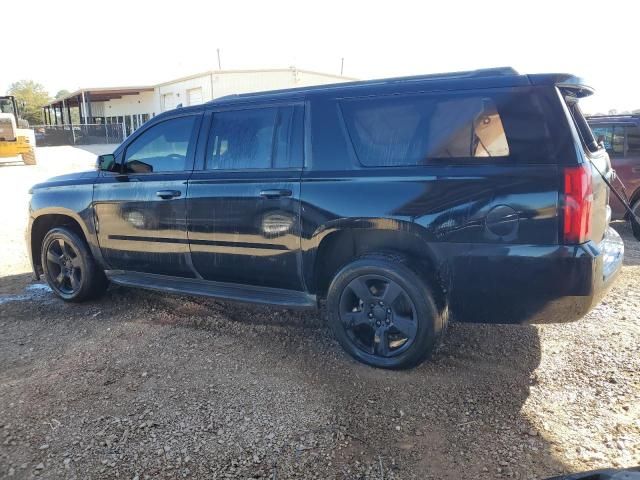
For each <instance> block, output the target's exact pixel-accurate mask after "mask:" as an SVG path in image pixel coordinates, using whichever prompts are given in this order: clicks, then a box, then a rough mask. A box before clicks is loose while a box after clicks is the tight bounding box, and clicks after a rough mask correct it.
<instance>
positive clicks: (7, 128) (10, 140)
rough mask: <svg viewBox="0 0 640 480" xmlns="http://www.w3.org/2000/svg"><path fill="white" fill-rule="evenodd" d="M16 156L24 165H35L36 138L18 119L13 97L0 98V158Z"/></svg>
mask: <svg viewBox="0 0 640 480" xmlns="http://www.w3.org/2000/svg"><path fill="white" fill-rule="evenodd" d="M18 155H20V156H22V161H23V162H24V164H25V165H35V164H36V136H35V133H34V131H33V130H32V129H30V128H29V123H28V122H27V121H26V120H23V119H21V118H20V115H19V112H18V107H17V105H16V99H15V97H13V96H0V158H6V157H16V156H18Z"/></svg>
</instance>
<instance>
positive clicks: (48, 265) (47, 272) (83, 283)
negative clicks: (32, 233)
mask: <svg viewBox="0 0 640 480" xmlns="http://www.w3.org/2000/svg"><path fill="white" fill-rule="evenodd" d="M41 261H42V269H43V271H44V277H45V279H46V281H47V283H48V284H49V286H50V287H51V289H52V290H53V292H54V293H55V294H56V295H58V296H59V297H60V298H62V299H63V300H65V301H67V302H81V301H83V300H87V299H90V298H94V297H97V296H98V295H100V294H101V293H103V292H104V291H105V290H106V288H107V283H108V282H107V278H106V277H105V275H104V272H103V271H102V270H101V269H100V268H99V267H98V265H97V264H96V262H95V260H94V259H93V256H92V255H91V252H90V251H89V248H88V247H87V244H86V243H85V242H84V240H82V239H81V238H80V237H79V236H78V235H77V234H76V233H75V232H73V231H72V230H70V229H68V228H66V227H57V228H54V229H52V230H50V231H49V232H48V233H47V234H46V235H45V237H44V240H43V242H42V252H41Z"/></svg>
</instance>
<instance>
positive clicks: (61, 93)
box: [56, 89, 71, 100]
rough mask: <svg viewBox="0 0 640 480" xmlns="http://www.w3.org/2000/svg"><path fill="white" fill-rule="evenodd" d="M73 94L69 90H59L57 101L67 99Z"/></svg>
mask: <svg viewBox="0 0 640 480" xmlns="http://www.w3.org/2000/svg"><path fill="white" fill-rule="evenodd" d="M70 93H71V92H70V91H69V90H65V89H62V90H59V91H58V93H56V100H57V99H59V98H62V97H66V96H67V95H69V94H70Z"/></svg>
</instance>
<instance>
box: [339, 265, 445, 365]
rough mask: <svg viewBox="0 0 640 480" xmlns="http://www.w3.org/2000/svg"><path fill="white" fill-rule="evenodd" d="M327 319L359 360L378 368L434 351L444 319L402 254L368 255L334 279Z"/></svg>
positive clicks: (412, 361) (416, 360)
mask: <svg viewBox="0 0 640 480" xmlns="http://www.w3.org/2000/svg"><path fill="white" fill-rule="evenodd" d="M327 313H328V315H329V323H330V326H331V329H332V330H333V332H334V334H335V336H336V338H337V339H338V341H339V342H340V344H341V345H342V347H343V348H344V349H345V350H346V351H347V352H348V353H349V354H350V355H351V356H353V357H354V358H355V359H357V360H359V361H361V362H364V363H366V364H368V365H372V366H374V367H380V368H408V367H412V366H414V365H417V364H418V363H420V362H422V361H423V360H424V359H425V358H427V357H428V356H429V354H430V353H431V352H432V351H433V350H434V348H435V347H436V345H437V344H438V341H439V339H440V337H441V335H442V333H443V330H444V322H443V318H442V317H441V315H440V313H439V311H438V308H437V306H436V303H435V302H434V299H433V295H432V292H431V289H430V288H429V285H428V284H427V282H425V281H424V280H423V279H422V278H421V277H420V276H419V275H417V274H416V273H415V272H414V271H413V270H411V269H410V268H409V267H408V266H407V264H406V262H405V261H404V259H403V258H402V257H395V256H388V255H381V254H376V255H368V256H365V257H361V258H359V259H358V260H355V261H354V262H352V263H350V264H349V265H347V266H345V267H344V268H343V269H342V270H340V271H339V272H338V273H337V275H336V276H335V278H334V279H333V281H332V283H331V286H330V287H329V291H328V294H327Z"/></svg>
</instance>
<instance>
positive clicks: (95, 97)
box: [43, 85, 153, 107]
mask: <svg viewBox="0 0 640 480" xmlns="http://www.w3.org/2000/svg"><path fill="white" fill-rule="evenodd" d="M141 92H153V86H148V85H146V86H137V87H98V88H81V89H80V90H76V91H75V92H72V93H69V94H67V95H65V96H64V97H60V98H56V99H55V100H52V101H50V102H49V103H47V104H45V105H43V106H44V107H48V106H53V105H60V104H62V102H63V101H65V105H66V104H68V105H69V106H77V105H78V97H81V96H82V94H83V93H85V94H89V96H90V97H91V102H105V101H107V100H113V99H114V98H122V97H123V96H125V95H138V94H139V93H141Z"/></svg>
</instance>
